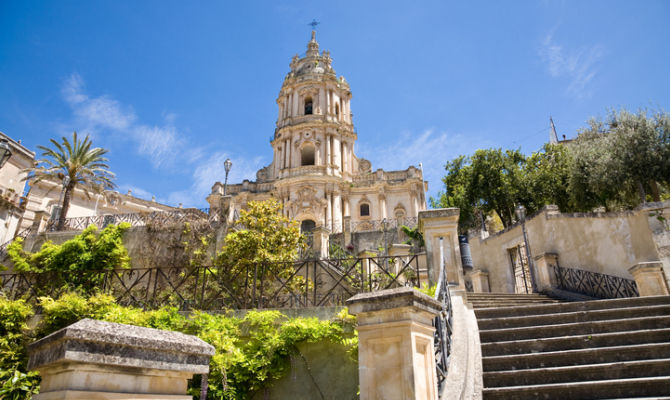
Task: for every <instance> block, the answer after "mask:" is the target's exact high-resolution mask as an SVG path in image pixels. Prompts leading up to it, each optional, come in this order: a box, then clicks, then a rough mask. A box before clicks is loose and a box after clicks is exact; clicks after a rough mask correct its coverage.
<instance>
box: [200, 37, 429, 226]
mask: <svg viewBox="0 0 670 400" xmlns="http://www.w3.org/2000/svg"><path fill="white" fill-rule="evenodd" d="M289 66H290V71H289V72H288V74H286V76H285V77H284V81H283V83H282V86H281V89H280V90H279V95H278V96H277V122H276V128H275V131H274V135H273V136H272V138H271V141H270V144H271V145H272V151H273V155H272V163H270V165H268V166H266V167H264V168H262V169H261V170H259V171H258V172H257V173H256V181H253V182H252V181H248V180H245V181H244V182H242V183H239V184H231V185H228V186H227V191H226V190H225V185H224V184H221V182H217V183H215V184H214V186H213V187H212V193H211V194H210V196H208V198H207V201H208V202H209V203H210V206H211V208H212V209H216V208H219V207H220V204H221V201H222V199H223V198H224V197H230V201H231V202H232V208H233V209H234V210H236V211H238V210H240V209H242V208H245V207H246V203H247V202H248V201H250V200H265V199H268V198H270V197H274V198H275V199H277V200H279V201H280V202H281V204H282V205H283V212H284V214H285V215H286V216H287V217H289V218H291V219H295V220H297V221H300V222H301V227H302V228H303V230H310V229H313V228H314V227H323V228H325V229H326V230H328V231H330V232H331V233H336V232H342V231H351V232H353V231H367V230H370V229H375V227H377V226H379V225H380V221H383V224H384V226H388V224H389V222H388V221H390V220H393V221H396V222H397V223H398V224H399V223H403V224H407V223H408V221H411V220H412V218H414V219H416V215H417V213H418V212H419V211H420V210H423V209H424V208H425V195H424V193H425V192H424V191H425V189H426V182H424V181H423V176H422V174H421V170H420V169H418V168H416V167H414V166H410V167H409V168H407V169H406V170H400V171H384V170H381V169H378V170H376V171H374V172H373V171H372V166H371V164H370V162H369V161H368V160H365V159H363V158H359V157H356V155H355V154H354V144H355V142H356V139H357V134H356V132H355V130H354V125H353V121H352V114H351V89H350V88H349V84H348V83H347V81H346V80H345V79H344V77H342V76H340V77H338V76H337V75H336V74H335V70H334V69H333V66H332V59H331V57H330V52H328V51H322V52H319V43H318V42H317V41H316V32H315V31H312V37H311V40H310V41H309V42H308V43H307V52H306V53H305V54H304V55H303V56H298V55H295V56H294V57H293V58H292V59H291V63H290V64H289ZM224 193H227V194H228V196H224Z"/></svg>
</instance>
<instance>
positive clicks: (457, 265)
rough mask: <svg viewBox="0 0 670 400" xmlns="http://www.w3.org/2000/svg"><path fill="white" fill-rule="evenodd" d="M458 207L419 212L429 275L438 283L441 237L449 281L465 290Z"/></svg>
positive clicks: (432, 280) (431, 279) (432, 281)
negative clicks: (459, 240) (459, 241)
mask: <svg viewBox="0 0 670 400" xmlns="http://www.w3.org/2000/svg"><path fill="white" fill-rule="evenodd" d="M459 213H460V210H459V209H458V208H438V209H434V210H425V211H420V212H419V231H420V232H421V233H422V234H423V240H424V242H425V243H426V257H427V259H428V260H427V261H428V277H429V279H430V281H431V283H436V282H437V278H438V277H439V268H440V237H442V238H443V246H444V268H445V270H446V271H445V272H446V276H447V281H448V282H449V283H452V284H456V285H458V288H459V289H463V290H465V282H464V280H463V267H462V265H461V251H460V248H459V245H458V216H459Z"/></svg>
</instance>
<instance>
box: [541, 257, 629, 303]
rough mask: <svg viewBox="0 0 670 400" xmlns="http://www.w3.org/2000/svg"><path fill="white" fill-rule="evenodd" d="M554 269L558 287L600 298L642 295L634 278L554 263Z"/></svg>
mask: <svg viewBox="0 0 670 400" xmlns="http://www.w3.org/2000/svg"><path fill="white" fill-rule="evenodd" d="M553 269H554V276H555V277H556V284H557V285H558V289H562V290H566V291H569V292H574V293H580V294H584V295H587V296H591V297H595V298H598V299H616V298H620V297H638V296H640V293H639V292H638V290H637V284H636V283H635V281H634V280H632V279H626V278H621V277H618V276H612V275H606V274H600V273H597V272H591V271H585V270H582V269H575V268H563V267H560V266H558V265H554V267H553Z"/></svg>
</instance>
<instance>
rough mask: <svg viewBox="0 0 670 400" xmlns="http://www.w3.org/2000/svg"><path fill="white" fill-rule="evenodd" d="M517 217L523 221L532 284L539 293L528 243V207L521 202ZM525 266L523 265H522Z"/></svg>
mask: <svg viewBox="0 0 670 400" xmlns="http://www.w3.org/2000/svg"><path fill="white" fill-rule="evenodd" d="M514 212H515V213H516V216H517V218H518V219H519V221H521V230H522V232H523V242H524V244H525V245H526V246H525V247H526V259H527V260H528V271H529V272H530V286H531V288H532V289H533V293H537V285H536V284H535V268H534V265H533V258H532V257H531V255H530V246H529V245H528V236H527V235H526V207H524V206H523V205H521V204H519V205H518V206H517V207H516V208H515V209H514ZM521 267H522V268H523V265H522V266H521Z"/></svg>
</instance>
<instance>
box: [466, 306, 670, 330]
mask: <svg viewBox="0 0 670 400" xmlns="http://www.w3.org/2000/svg"><path fill="white" fill-rule="evenodd" d="M653 315H670V304H665V305H654V306H641V307H626V308H618V309H616V308H608V309H604V310H591V311H574V312H567V313H556V314H542V315H527V316H515V317H505V318H480V319H478V320H477V324H478V325H479V329H484V330H486V329H501V328H518V327H523V326H542V325H555V324H567V323H574V322H587V321H604V320H610V319H626V318H635V317H648V316H653Z"/></svg>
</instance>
